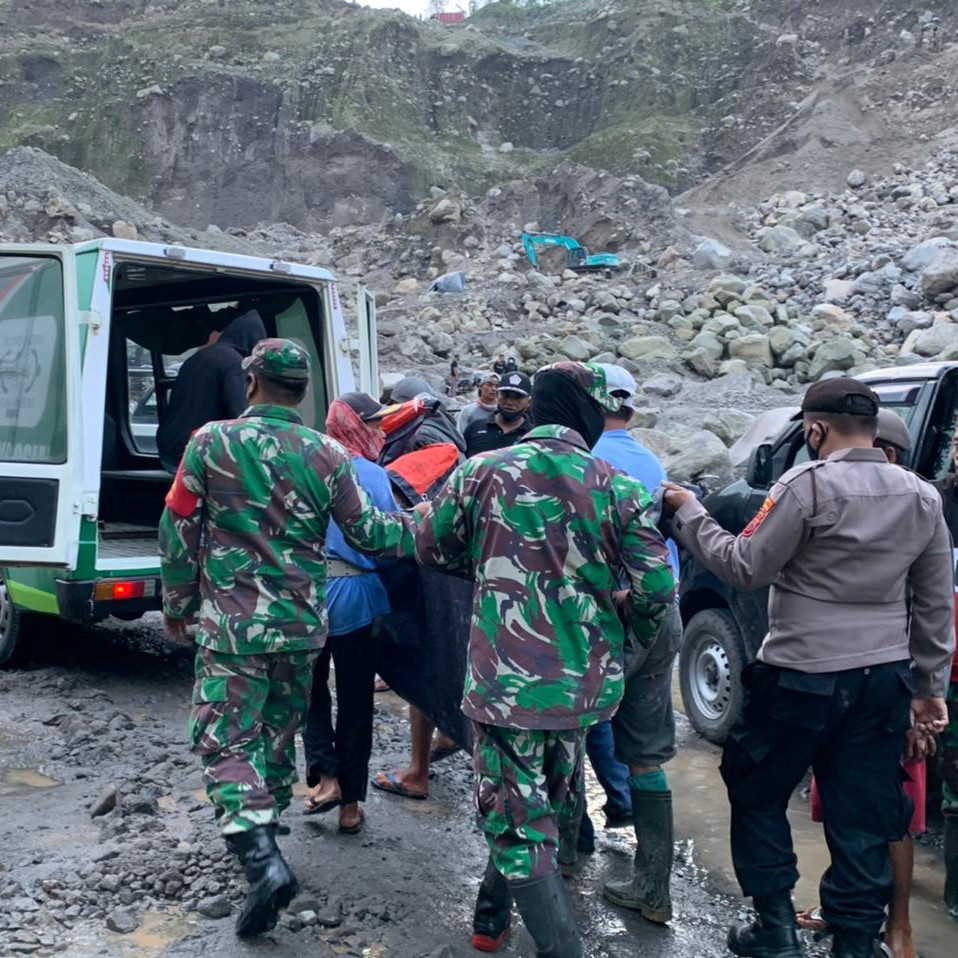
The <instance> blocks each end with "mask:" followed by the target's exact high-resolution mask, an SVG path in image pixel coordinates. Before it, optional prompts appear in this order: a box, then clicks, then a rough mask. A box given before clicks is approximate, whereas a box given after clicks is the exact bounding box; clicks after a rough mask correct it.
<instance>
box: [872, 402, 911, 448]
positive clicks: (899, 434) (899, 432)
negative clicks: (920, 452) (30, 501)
mask: <svg viewBox="0 0 958 958" xmlns="http://www.w3.org/2000/svg"><path fill="white" fill-rule="evenodd" d="M875 443H876V444H877V445H881V444H882V443H889V444H890V445H892V446H897V447H898V448H899V449H901V450H902V451H903V452H908V450H909V449H911V436H910V435H909V433H908V427H907V426H906V425H905V421H904V420H903V419H902V418H901V416H899V415H898V414H897V413H894V412H892V411H891V410H890V409H879V410H878V435H877V436H876V437H875Z"/></svg>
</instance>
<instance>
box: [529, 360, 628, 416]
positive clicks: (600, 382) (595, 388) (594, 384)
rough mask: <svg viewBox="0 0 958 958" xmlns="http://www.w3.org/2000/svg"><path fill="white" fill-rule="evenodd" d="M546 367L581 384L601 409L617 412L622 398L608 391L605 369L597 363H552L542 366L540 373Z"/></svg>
mask: <svg viewBox="0 0 958 958" xmlns="http://www.w3.org/2000/svg"><path fill="white" fill-rule="evenodd" d="M547 369H551V370H554V371H555V372H557V373H561V374H562V375H563V376H566V377H567V378H568V379H571V380H572V381H573V382H574V383H577V384H578V385H579V386H581V387H582V388H583V389H584V390H585V391H586V392H587V393H588V394H589V395H590V396H591V397H592V398H593V399H594V400H595V401H596V402H597V403H598V404H599V405H600V406H601V407H602V408H603V409H608V410H609V411H610V412H617V411H618V410H619V408H620V407H621V406H622V400H621V399H616V398H615V396H613V395H612V394H611V393H610V392H609V387H608V383H607V381H606V376H605V370H604V369H603V368H602V367H601V366H600V365H599V364H598V363H574V362H571V361H569V362H561V363H553V364H552V365H551V366H543V367H542V369H540V370H539V372H540V373H542V372H545V371H546V370H547Z"/></svg>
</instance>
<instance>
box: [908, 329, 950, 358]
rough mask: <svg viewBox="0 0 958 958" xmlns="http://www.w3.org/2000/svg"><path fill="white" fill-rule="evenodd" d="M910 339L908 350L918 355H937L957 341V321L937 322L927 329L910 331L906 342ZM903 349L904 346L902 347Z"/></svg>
mask: <svg viewBox="0 0 958 958" xmlns="http://www.w3.org/2000/svg"><path fill="white" fill-rule="evenodd" d="M912 337H914V340H913V341H912ZM909 341H911V348H910V350H908V351H910V352H915V353H917V354H918V355H919V356H937V355H938V354H939V353H940V352H942V351H943V350H945V349H947V348H948V347H949V346H951V345H952V344H953V343H955V342H956V341H958V323H937V324H935V325H934V326H929V327H928V329H920V330H917V335H916V334H915V333H912V335H911V336H909V337H908V340H906V342H909ZM902 349H903V350H904V346H903V347H902Z"/></svg>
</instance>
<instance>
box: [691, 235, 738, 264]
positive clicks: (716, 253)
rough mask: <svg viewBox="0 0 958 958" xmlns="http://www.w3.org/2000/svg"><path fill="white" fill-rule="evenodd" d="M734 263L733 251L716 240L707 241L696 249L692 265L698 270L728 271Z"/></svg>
mask: <svg viewBox="0 0 958 958" xmlns="http://www.w3.org/2000/svg"><path fill="white" fill-rule="evenodd" d="M731 262H732V251H731V250H730V249H729V248H728V247H727V246H726V245H725V244H724V243H720V242H719V241H718V240H716V239H707V240H705V241H704V242H702V243H699V245H698V246H697V247H696V248H695V252H694V253H693V254H692V265H693V266H695V267H696V268H697V269H726V268H727V267H728V265H729V263H731Z"/></svg>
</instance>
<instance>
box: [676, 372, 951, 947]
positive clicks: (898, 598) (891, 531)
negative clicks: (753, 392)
mask: <svg viewBox="0 0 958 958" xmlns="http://www.w3.org/2000/svg"><path fill="white" fill-rule="evenodd" d="M877 415H878V397H877V396H876V395H875V394H874V393H873V392H872V391H871V390H870V389H869V388H868V387H867V386H866V385H864V384H863V383H860V382H857V381H856V380H853V379H844V378H840V379H831V380H827V381H825V382H821V383H816V384H815V385H813V386H812V387H811V388H810V389H809V390H808V392H807V393H806V395H805V398H804V401H803V403H802V412H801V416H802V419H803V424H804V432H805V442H806V444H807V446H808V448H809V450H810V452H811V455H812V460H813V461H811V462H808V463H803V464H802V465H800V466H796V467H795V468H794V469H791V470H789V471H788V472H787V473H786V474H785V475H783V476H782V478H781V479H780V480H779V481H778V482H777V483H776V484H775V485H774V487H773V488H772V490H771V492H770V494H769V496H768V498H767V499H766V500H765V503H764V505H763V506H762V508H761V510H760V511H759V513H758V514H757V515H756V516H755V518H754V519H753V520H752V521H751V522H750V523H749V525H748V526H747V527H746V528H745V530H744V531H743V532H742V533H741V534H740V535H738V536H733V535H731V534H730V533H728V532H725V531H724V530H723V529H722V528H721V527H720V526H719V525H718V523H717V522H715V520H714V519H712V518H711V517H710V516H709V515H708V513H707V512H706V511H705V509H704V508H703V506H702V505H701V504H700V503H699V502H697V501H696V500H695V499H694V498H693V497H692V496H691V494H690V493H688V492H687V491H686V490H684V489H682V488H681V487H678V486H671V485H669V484H666V492H665V509H666V512H667V513H672V520H671V531H672V536H673V538H675V539H676V540H677V541H678V542H679V543H680V544H681V545H682V546H684V547H685V548H686V549H688V550H689V551H691V552H692V553H694V554H695V555H696V557H697V558H699V559H700V561H701V562H703V563H704V565H705V566H706V567H707V568H708V569H710V570H711V571H712V572H713V573H714V574H715V575H717V576H719V577H720V578H721V579H723V580H724V581H725V582H727V583H728V584H729V585H730V586H732V587H734V588H738V589H754V588H759V587H760V586H764V585H770V586H771V590H770V593H769V632H768V635H767V636H766V638H765V641H764V643H763V645H762V648H761V650H760V651H759V654H758V661H757V662H754V663H753V664H751V665H749V666H748V667H747V668H746V669H745V670H744V672H743V674H742V681H743V684H744V685H745V687H746V689H747V697H746V703H745V708H744V711H743V714H742V717H741V719H740V720H739V722H738V723H737V725H736V726H735V727H734V728H733V730H732V732H731V734H730V736H729V739H728V741H727V742H726V745H725V749H724V753H723V756H722V777H723V779H724V781H725V784H726V788H727V789H728V794H729V800H730V802H731V806H732V833H731V840H732V858H733V862H734V864H735V871H736V875H737V877H738V880H739V883H740V884H741V886H742V890H743V892H744V893H745V894H746V895H749V896H751V897H752V898H753V900H754V904H755V908H756V911H757V912H758V917H757V919H756V920H755V921H754V922H752V923H751V924H748V925H738V926H736V927H733V928H732V929H731V931H730V932H729V938H728V945H729V948H730V950H731V951H732V952H733V953H734V954H736V955H745V956H752V958H800V956H801V954H802V951H801V948H800V945H799V940H798V936H797V932H796V925H795V910H794V907H793V905H792V899H791V890H792V888H793V887H794V885H795V882H796V881H797V879H798V871H797V869H796V857H795V854H794V852H793V850H792V840H791V832H790V830H789V825H788V820H787V818H786V815H785V810H786V806H787V804H788V799H789V797H790V795H791V794H792V792H793V790H794V789H795V787H796V786H797V785H798V784H799V782H800V781H801V780H802V777H803V776H804V775H805V772H806V771H807V769H808V767H809V766H811V767H812V768H813V769H814V771H815V777H816V780H817V782H818V787H819V790H820V792H821V797H822V806H823V815H824V824H825V835H826V839H827V841H828V846H829V850H830V852H831V859H832V860H831V867H830V868H829V869H828V870H827V871H826V873H825V875H824V876H823V878H822V883H821V902H822V917H823V919H824V920H825V922H826V923H827V924H828V926H829V928H830V929H831V930H832V931H833V932H834V935H835V937H834V940H833V945H832V954H833V955H836V956H840V958H870V956H871V955H872V954H873V952H872V948H873V941H874V940H875V939H876V938H877V936H878V934H879V932H880V930H881V926H882V922H883V920H884V917H885V906H886V904H887V903H888V901H889V899H890V897H891V893H892V876H891V866H890V863H889V857H888V842H889V841H894V840H897V839H900V838H901V837H902V836H903V835H904V834H905V831H906V829H907V827H908V821H909V818H910V815H911V808H910V801H909V800H908V798H907V797H906V796H905V794H904V791H903V789H902V786H901V773H900V768H899V759H900V758H901V752H902V739H903V735H904V732H905V731H906V730H907V729H908V727H909V726H910V724H911V723H914V726H915V728H916V729H917V730H918V731H919V732H920V733H922V734H924V735H930V734H934V733H936V732H938V731H940V730H941V729H942V728H943V727H944V719H945V716H946V711H945V703H944V700H943V696H944V691H945V683H946V681H947V671H948V668H949V664H950V659H951V655H952V653H953V650H954V645H955V629H954V587H953V582H952V569H951V544H950V540H949V535H948V529H947V527H946V525H945V521H944V518H943V517H942V512H941V500H940V498H939V496H938V493H937V492H936V491H935V489H934V488H932V486H931V485H929V484H928V483H926V482H925V481H924V480H923V479H921V478H920V477H919V476H917V475H915V474H914V473H911V472H907V471H906V470H904V469H900V468H897V467H895V466H893V465H891V464H890V463H889V462H888V461H887V459H886V458H885V454H884V452H882V450H881V449H875V448H873V446H872V443H873V441H874V439H875V436H876V432H877ZM906 591H909V592H910V595H911V608H910V615H909V611H908V610H907V609H906V604H905V596H906Z"/></svg>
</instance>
